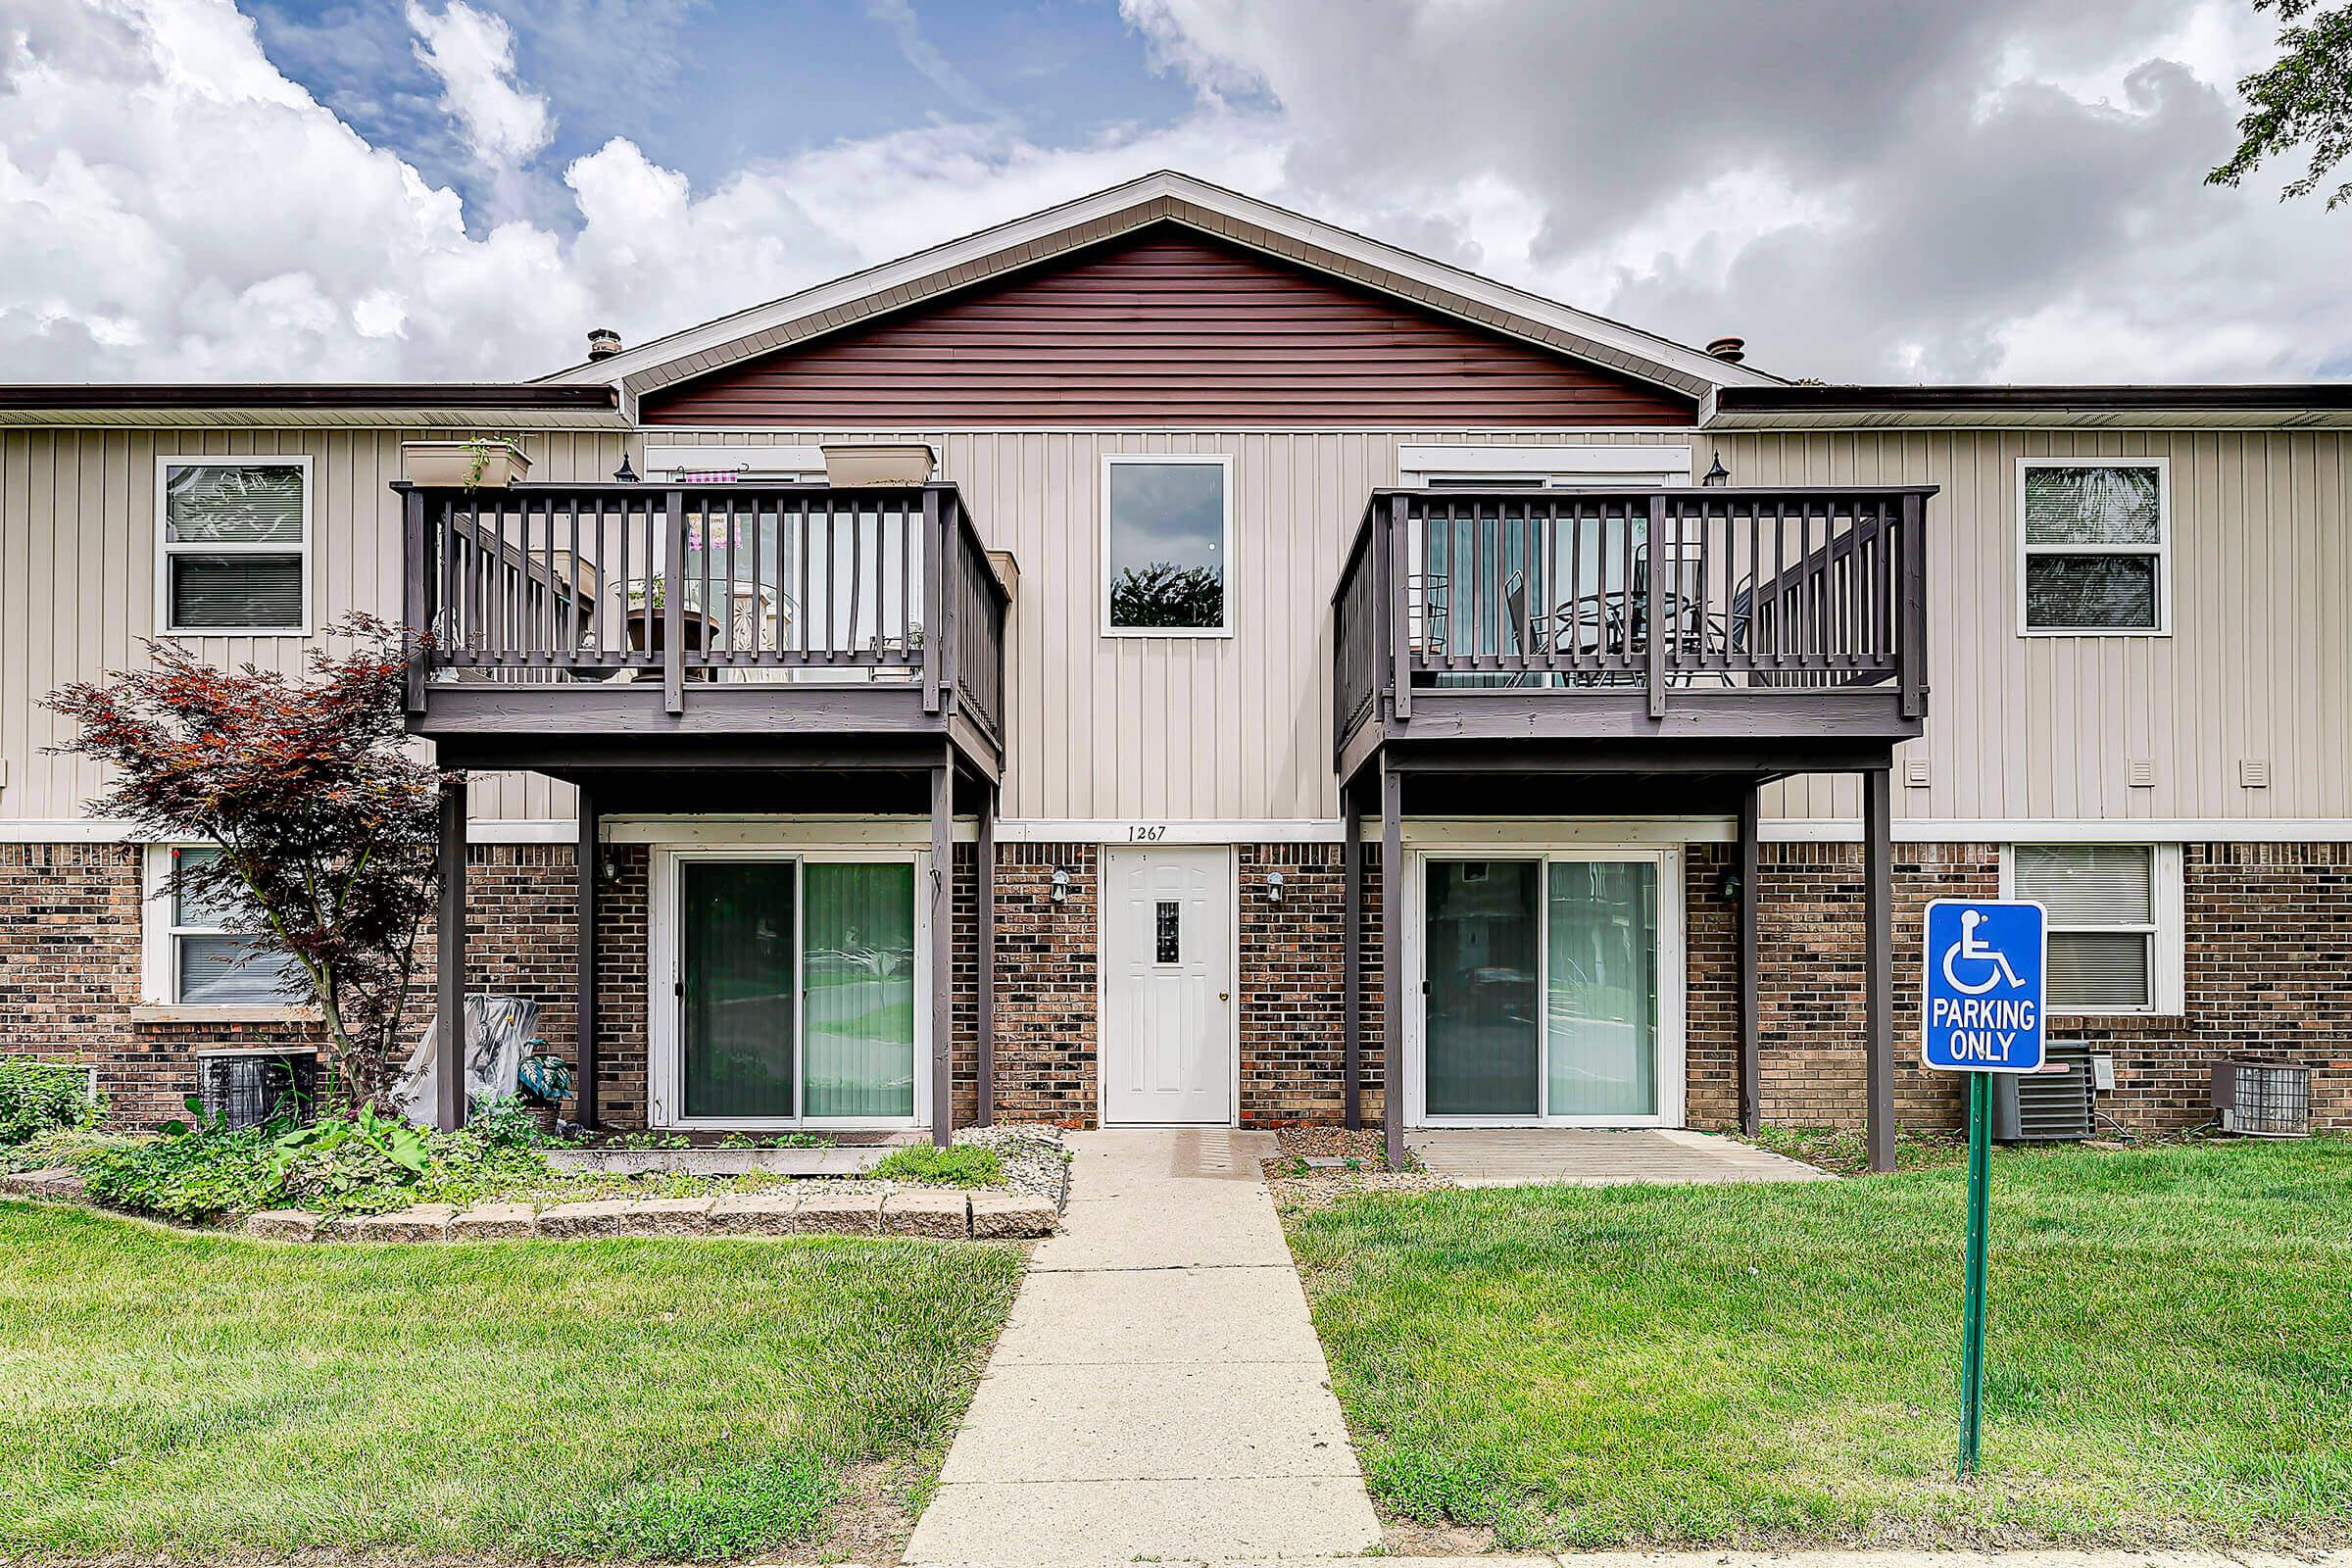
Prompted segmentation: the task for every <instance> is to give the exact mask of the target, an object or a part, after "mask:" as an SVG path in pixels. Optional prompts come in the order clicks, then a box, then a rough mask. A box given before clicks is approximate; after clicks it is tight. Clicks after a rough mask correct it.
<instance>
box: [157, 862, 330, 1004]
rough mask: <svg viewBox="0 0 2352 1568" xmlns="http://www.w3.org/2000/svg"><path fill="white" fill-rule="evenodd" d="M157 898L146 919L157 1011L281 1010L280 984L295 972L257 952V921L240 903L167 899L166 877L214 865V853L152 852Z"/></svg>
mask: <svg viewBox="0 0 2352 1568" xmlns="http://www.w3.org/2000/svg"><path fill="white" fill-rule="evenodd" d="M152 853H153V856H154V859H153V861H152V873H151V875H152V884H153V886H154V887H155V888H156V889H157V894H156V896H155V897H154V898H153V899H151V900H150V902H149V904H148V907H147V908H148V918H149V919H150V920H151V921H160V922H161V925H160V929H159V930H158V931H157V933H156V934H157V936H158V937H160V939H161V940H160V941H159V942H156V943H154V944H152V945H151V952H152V953H153V956H154V959H155V961H154V964H153V968H154V970H155V972H154V973H153V974H152V975H151V977H150V984H149V988H148V989H149V992H150V995H151V996H152V997H153V999H154V1000H155V1001H157V1002H160V1003H165V1004H168V1005H182V1006H246V1007H252V1006H262V1007H267V1006H287V1005H292V1004H291V1003H290V1000H289V998H288V997H287V994H286V990H285V987H284V985H283V983H282V982H284V981H286V980H288V979H290V978H292V977H293V976H294V975H295V974H296V973H297V972H298V971H299V966H298V965H297V964H296V962H295V960H294V958H293V957H292V956H290V955H287V954H283V953H279V952H275V951H273V950H271V949H269V948H266V947H262V946H260V944H261V943H262V942H264V941H265V940H266V938H265V936H264V933H263V921H262V918H261V915H260V914H259V913H258V912H257V911H256V910H255V909H254V907H252V906H251V905H249V904H247V903H245V902H244V901H243V900H235V901H219V902H212V903H208V902H206V901H205V900H203V899H200V898H197V897H195V896H193V895H191V894H188V893H180V892H171V891H166V890H168V889H169V888H170V887H171V882H170V877H171V873H172V870H173V869H174V868H176V867H179V866H185V865H190V864H195V863H198V862H210V861H214V860H217V859H219V858H220V855H221V852H220V851H219V850H214V849H199V848H195V847H179V846H172V845H159V846H157V847H156V849H155V850H154V851H153V852H152Z"/></svg>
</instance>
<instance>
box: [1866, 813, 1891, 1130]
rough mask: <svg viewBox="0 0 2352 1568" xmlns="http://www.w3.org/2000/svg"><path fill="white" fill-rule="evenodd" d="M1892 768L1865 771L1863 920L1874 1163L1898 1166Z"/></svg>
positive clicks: (1868, 1112)
mask: <svg viewBox="0 0 2352 1568" xmlns="http://www.w3.org/2000/svg"><path fill="white" fill-rule="evenodd" d="M1892 778H1893V771H1892V769H1891V768H1887V767H1874V768H1872V769H1871V770H1870V771H1868V772H1866V773H1864V774H1863V775H1862V884H1863V896H1862V903H1863V919H1864V921H1865V923H1866V924H1867V925H1868V927H1869V931H1868V934H1867V936H1866V937H1865V941H1864V958H1863V966H1864V969H1865V970H1866V977H1865V989H1866V990H1867V992H1868V994H1869V1008H1870V1040H1869V1050H1870V1081H1869V1095H1868V1100H1867V1105H1866V1114H1867V1116H1868V1119H1869V1139H1870V1168H1871V1169H1872V1170H1875V1171H1889V1170H1892V1169H1894V969H1893V961H1892V960H1893V952H1894V931H1893V922H1894V850H1893V846H1892V845H1891V843H1890V842H1889V836H1890V834H1891V832H1892V828H1891V824H1890V823H1889V821H1888V817H1889V815H1890V814H1891V812H1892V809H1893V801H1892V799H1891V798H1890V797H1891V788H1890V786H1891V781H1892Z"/></svg>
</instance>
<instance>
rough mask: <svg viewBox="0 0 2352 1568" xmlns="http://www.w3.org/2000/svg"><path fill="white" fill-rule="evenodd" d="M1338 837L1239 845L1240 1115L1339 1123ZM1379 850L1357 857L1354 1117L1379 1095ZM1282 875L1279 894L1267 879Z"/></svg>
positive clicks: (1250, 1120)
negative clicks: (1277, 896)
mask: <svg viewBox="0 0 2352 1568" xmlns="http://www.w3.org/2000/svg"><path fill="white" fill-rule="evenodd" d="M1341 854H1342V851H1341V846H1339V845H1337V844H1245V845H1243V846H1241V848H1240V850H1239V852H1238V854H1237V857H1236V859H1237V862H1238V867H1239V872H1240V888H1239V897H1240V915H1241V927H1240V941H1239V943H1238V944H1237V946H1238V949H1239V952H1240V957H1241V968H1240V971H1239V973H1237V974H1236V976H1235V977H1234V978H1235V985H1236V990H1235V997H1236V1000H1237V1002H1238V1004H1239V1005H1238V1008H1237V1011H1236V1017H1237V1019H1238V1028H1239V1030H1240V1037H1241V1038H1240V1041H1239V1043H1238V1049H1239V1050H1240V1052H1241V1091H1242V1095H1241V1107H1240V1108H1241V1120H1242V1124H1243V1125H1244V1126H1246V1127H1270V1126H1279V1125H1282V1124H1284V1123H1289V1122H1310V1123H1328V1124H1334V1125H1336V1124H1338V1123H1340V1122H1342V1121H1344V1120H1345V1119H1346V1117H1347V1088H1346V1076H1347V1075H1346V1067H1347V1049H1346V1039H1347V1027H1346V1018H1345V1008H1344V1006H1343V1004H1342V987H1341V983H1340V981H1341V975H1342V973H1343V970H1344V967H1345V958H1346V954H1347V931H1348V922H1347V872H1346V868H1345V866H1344V865H1343V863H1342V859H1341ZM1378 860H1379V851H1378V850H1377V849H1373V850H1371V851H1369V852H1368V854H1367V856H1366V868H1365V876H1364V908H1365V926H1364V933H1363V961H1364V969H1365V975H1366V979H1367V982H1368V985H1369V991H1368V993H1367V996H1366V999H1365V1003H1364V1016H1363V1032H1364V1038H1363V1067H1362V1073H1363V1100H1362V1109H1363V1119H1364V1125H1366V1126H1377V1125H1379V1122H1380V1117H1381V1107H1382V1104H1383V1103H1384V1085H1385V1083H1386V1078H1385V1075H1384V1072H1383V1055H1382V1052H1381V1044H1380V1037H1381V1017H1380V914H1379V885H1380V874H1379V869H1378V865H1377V861H1378ZM1277 871H1279V872H1280V873H1282V879H1283V889H1282V902H1281V903H1280V904H1269V903H1267V902H1266V878H1267V877H1268V875H1269V874H1271V873H1273V872H1277Z"/></svg>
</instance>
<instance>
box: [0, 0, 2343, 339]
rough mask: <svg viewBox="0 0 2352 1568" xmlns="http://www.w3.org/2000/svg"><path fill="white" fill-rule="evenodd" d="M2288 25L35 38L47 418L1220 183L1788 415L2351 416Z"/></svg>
mask: <svg viewBox="0 0 2352 1568" xmlns="http://www.w3.org/2000/svg"><path fill="white" fill-rule="evenodd" d="M2276 25H2277V18H2276V15H2275V14H2273V15H2270V16H2264V15H2260V14H2257V13H2256V12H2254V11H2253V10H2252V8H2251V3H2250V0H2099V3H2098V4H2097V5H2095V6H2084V5H2082V3H2081V0H1904V3H1903V4H1900V5H1887V4H1883V3H1880V0H1772V3H1771V4H1762V3H1738V0H1642V3H1641V4H1633V3H1629V0H1010V3H1006V4H982V3H977V0H831V3H818V0H798V3H792V4H783V5H751V4H725V3H720V0H352V3H341V4H336V3H312V0H243V3H242V4H239V3H237V0H0V363H5V364H6V365H7V366H8V367H9V370H8V373H9V374H10V375H11V376H12V377H13V378H16V379H23V380H43V379H55V380H207V379H221V380H236V379H279V378H300V377H331V378H343V377H348V378H355V379H399V378H410V377H414V378H432V377H480V378H502V377H520V376H529V375H534V374H538V373H542V372H544V371H547V370H549V369H553V368H558V367H561V366H564V365H566V364H570V363H573V362H575V361H576V360H577V359H578V358H579V356H580V352H581V348H582V345H583V338H584V334H585V333H586V331H587V330H588V329H589V328H590V327H593V326H611V327H613V328H615V329H616V330H618V331H619V332H620V333H621V334H622V336H623V338H624V339H625V340H627V341H629V342H632V343H638V342H644V341H646V340H647V339H649V338H651V337H654V336H657V335H660V334H662V333H665V332H669V331H673V330H677V329H680V328H683V327H686V326H689V325H692V324H694V323H695V322H697V321H700V320H705V319H711V318H712V317H715V316H719V315H723V314H726V313H728V312H731V311H735V310H740V309H743V308H745V307H747V306H750V305H754V304H757V303H759V302H760V301H762V300H766V299H772V298H775V297H777V296H779V295H782V294H786V293H789V292H792V291H794V290H796V289H800V288H805V287H807V286H809V285H810V284H813V283H816V282H820V281H823V280H824V279H826V278H828V277H833V276H837V275H839V274H841V273H843V272H847V271H851V270H857V269H858V268H860V267H864V266H868V265H871V264H873V263H875V262H878V261H882V260H886V259H888V258H891V257H896V256H903V255H906V254H908V253H909V252H912V251H915V250H919V249H921V248H922V247H924V246H927V245H932V244H936V243H938V242H940V241H942V240H946V239H950V238H953V237H955V236H956V235H959V234H965V233H969V232H972V231H974V230H976V229H979V228H983V227H986V226H988V225H990V224H993V223H997V222H1001V221H1005V220H1007V219H1010V218H1014V217H1018V216H1020V215H1022V214H1024V213H1029V212H1034V211H1036V210H1038V209H1040V208H1043V207H1048V206H1051V205H1053V204H1054V203H1057V202H1061V201H1066V200H1069V199H1071V198H1073V197H1076V196H1080V195H1083V194H1085V193H1087V192H1089V191H1093V190H1099V189H1101V188H1103V187H1104V186H1107V185H1111V184H1115V183H1117V182H1119V181H1121V180H1124V179H1127V178H1131V177H1133V176H1135V175H1137V174H1141V173H1145V172H1150V171H1151V170H1153V169H1159V168H1175V169H1181V170H1184V171H1185V172H1190V173H1193V174H1196V175H1198V176H1200V177H1201V178H1204V179H1208V180H1211V181H1214V182H1216V183H1218V184H1222V185H1226V186H1230V187H1232V188H1234V189H1238V190H1243V191H1247V192H1249V193H1250V194H1252V195H1256V196H1260V197H1263V198H1265V199H1267V200H1269V201H1273V202H1276V203H1279V204H1281V205H1283V206H1286V207H1291V208H1294V209H1296V210H1298V211H1300V212H1304V213H1307V214H1310V215H1312V216H1315V217H1318V218H1322V219H1325V220H1327V221H1332V222H1335V223H1338V224H1341V225H1342V226H1345V227H1348V228H1350V229H1354V230H1357V231H1359V232H1363V233H1368V234H1371V235H1374V236H1376V237H1379V238H1382V239H1386V240H1389V241H1391V242H1393V243H1396V244H1399V245H1402V246H1405V247H1407V248H1409V249H1411V250H1415V251H1418V252H1420V253H1422V254H1425V255H1430V256H1434V257H1437V258H1439V259H1441V260H1444V261H1446V262H1450V263H1453V264H1455V265H1457V266H1461V267H1466V268H1469V269H1472V270H1478V271H1482V272H1485V273H1487V274H1489V275H1491V276H1494V277H1496V278H1499V279H1501V280H1503V281H1506V282H1509V283H1513V284H1516V285H1518V286H1521V287H1524V288H1529V289H1532V290H1534V291H1536V292H1538V293H1542V294H1545V295H1548V296H1550V297H1552V298H1555V299H1559V300H1563V301H1566V302H1568V303H1569V304H1572V305H1576V306H1579V307H1582V308H1585V309H1588V310H1593V311H1597V312H1599V313H1601V314H1604V315H1607V316H1611V317H1615V318H1617V319H1621V320H1625V321H1629V322H1632V323H1634V324H1636V325H1639V326H1642V327H1644V328H1646V329H1648V330H1651V331H1655V332H1659V333H1662V334H1664V335H1666V336H1669V337H1673V338H1677V339H1680V340H1682V341H1685V342H1692V343H1697V342H1704V341H1705V340H1707V339H1708V338H1710V337H1714V336H1716V335H1718V334H1722V333H1734V334H1738V335H1740V336H1743V337H1745V338H1746V339H1747V341H1748V345H1749V353H1750V362H1751V363H1753V364H1756V365H1759V366H1761V367H1763V368H1767V369H1772V370H1777V371H1780V372H1782V373H1784V374H1789V375H1811V376H1818V377H1823V378H1827V379H1833V380H1891V381H2045V380H2112V381H2167V380H2170V381H2197V380H2240V381H2242V380H2296V379H2307V378H2323V377H2338V376H2343V375H2346V374H2352V291H2347V290H2346V289H2344V288H2343V286H2342V278H2343V276H2344V273H2345V271H2346V260H2347V251H2348V250H2352V211H2347V212H2339V213H2335V214H2328V213H2327V212H2325V211H2324V210H2323V209H2322V208H2321V206H2320V205H2319V204H2317V203H2313V202H2298V203H2289V204H2283V205H2282V204H2280V203H2279V202H2278V201H2277V200H2276V199H2275V198H2276V196H2277V186H2278V180H2277V179H2276V178H2274V177H2271V176H2270V175H2269V174H2267V173H2266V175H2265V176H2263V177H2261V178H2257V179H2256V180H2254V181H2251V182H2249V185H2248V187H2247V188H2246V189H2243V190H2219V189H2215V188H2213V187H2210V186H2207V185H2205V184H2204V183H2203V174H2204V172H2205V171H2206V170H2208V169H2210V168H2211V167H2212V166H2213V165H2214V164H2215V163H2217V162H2219V161H2221V160H2222V159H2223V158H2224V157H2226V156H2227V155H2228V153H2229V149H2230V148H2231V146H2232V145H2233V144H2234V140H2235V134H2234V123H2235V121H2236V118H2237V116H2238V115H2239V114H2240V113H2241V112H2242V110H2243V105H2242V104H2241V103H2240V102H2239V101H2238V98H2237V95H2236V92H2235V87H2234V84H2235V82H2236V81H2237V80H2238V78H2239V77H2240V76H2241V75H2243V74H2244V73H2246V72H2248V71H2250V70H2253V69H2255V68H2257V67H2258V66H2260V65H2262V64H2265V63H2266V62H2267V61H2268V60H2269V59H2270V58H2272V56H2273V54H2274V52H2275V45H2274V38H2273V33H2274V30H2275V28H2276Z"/></svg>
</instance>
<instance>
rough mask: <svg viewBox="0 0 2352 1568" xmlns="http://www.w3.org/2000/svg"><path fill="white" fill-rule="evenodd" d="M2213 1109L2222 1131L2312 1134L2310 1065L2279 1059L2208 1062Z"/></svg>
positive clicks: (2273, 1135) (2256, 1134)
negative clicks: (2210, 1072)
mask: <svg viewBox="0 0 2352 1568" xmlns="http://www.w3.org/2000/svg"><path fill="white" fill-rule="evenodd" d="M2213 1114H2214V1119H2215V1120H2217V1121H2219V1122H2220V1123H2221V1124H2222V1131H2224V1132H2226V1133H2240V1134H2243V1135H2244V1136H2246V1137H2248V1138H2308V1137H2310V1136H2311V1069H2310V1068H2309V1067H2296V1066H2292V1065H2289V1064H2288V1063H2286V1062H2283V1061H2217V1062H2215V1063H2214V1064H2213Z"/></svg>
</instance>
